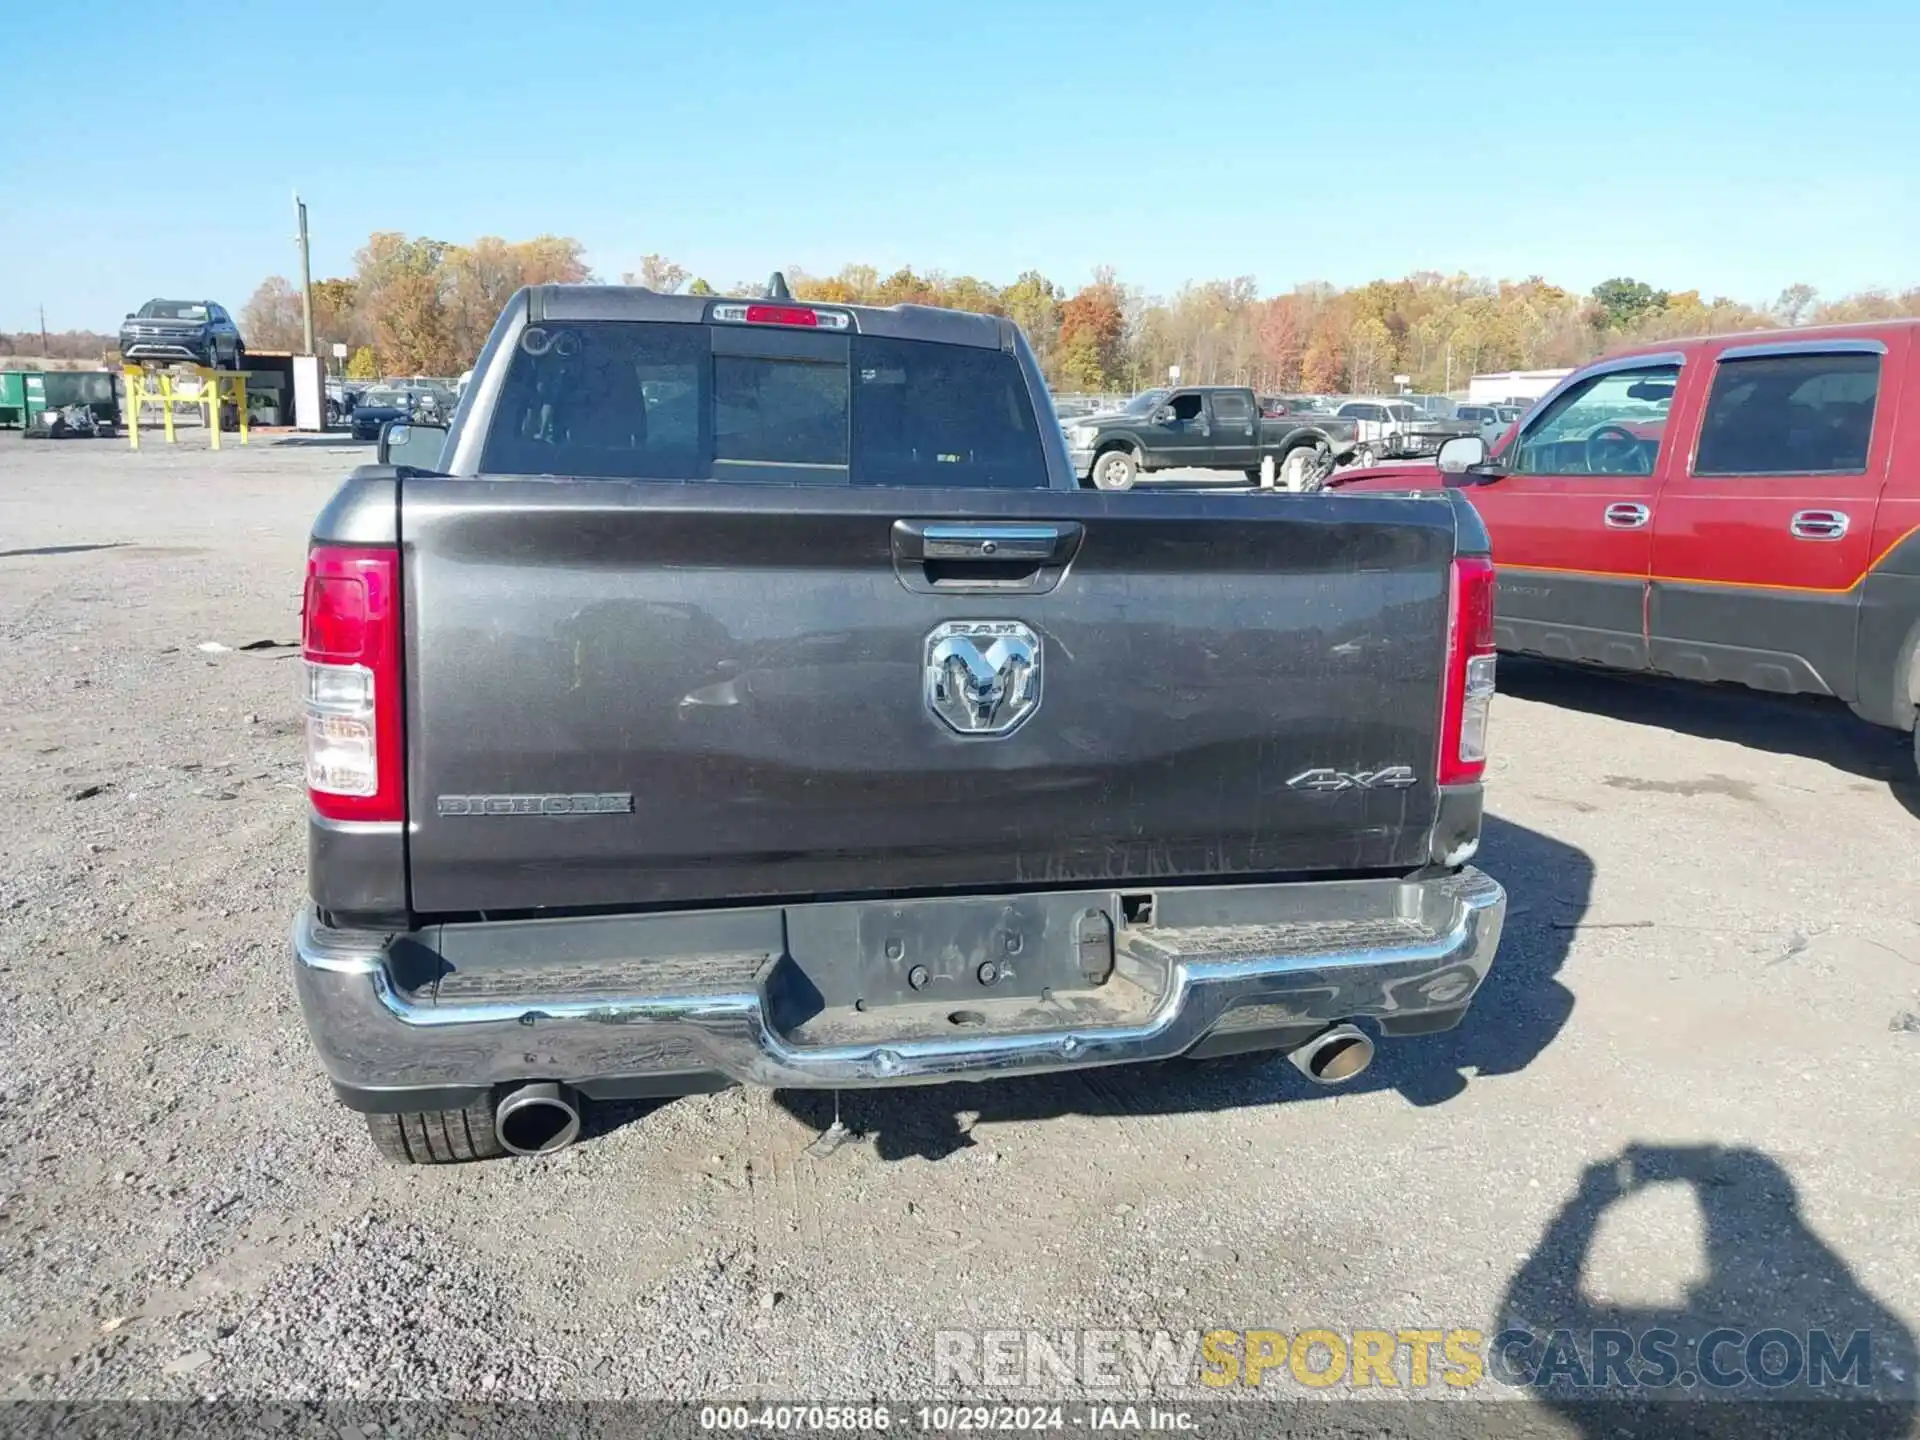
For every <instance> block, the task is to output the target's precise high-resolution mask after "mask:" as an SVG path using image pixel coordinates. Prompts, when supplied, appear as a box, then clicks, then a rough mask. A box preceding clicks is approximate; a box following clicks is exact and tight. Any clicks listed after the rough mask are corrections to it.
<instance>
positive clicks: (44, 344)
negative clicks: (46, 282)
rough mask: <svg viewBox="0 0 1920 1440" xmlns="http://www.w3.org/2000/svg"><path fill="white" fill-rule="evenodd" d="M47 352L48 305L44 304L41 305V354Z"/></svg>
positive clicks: (43, 354)
mask: <svg viewBox="0 0 1920 1440" xmlns="http://www.w3.org/2000/svg"><path fill="white" fill-rule="evenodd" d="M46 353H47V307H46V306H45V305H42V306H41V307H40V354H41V355H42V356H45V355H46Z"/></svg>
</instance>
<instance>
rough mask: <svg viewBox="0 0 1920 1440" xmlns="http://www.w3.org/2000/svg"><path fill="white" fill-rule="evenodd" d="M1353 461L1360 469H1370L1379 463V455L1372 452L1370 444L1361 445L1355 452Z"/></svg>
mask: <svg viewBox="0 0 1920 1440" xmlns="http://www.w3.org/2000/svg"><path fill="white" fill-rule="evenodd" d="M1353 463H1354V464H1356V465H1358V466H1359V467H1360V468H1361V469H1362V470H1371V469H1372V468H1373V467H1374V466H1375V465H1377V464H1379V463H1380V457H1379V456H1378V455H1375V454H1374V453H1373V447H1372V446H1371V445H1362V446H1361V447H1360V449H1359V450H1358V452H1356V453H1355V455H1354V457H1353Z"/></svg>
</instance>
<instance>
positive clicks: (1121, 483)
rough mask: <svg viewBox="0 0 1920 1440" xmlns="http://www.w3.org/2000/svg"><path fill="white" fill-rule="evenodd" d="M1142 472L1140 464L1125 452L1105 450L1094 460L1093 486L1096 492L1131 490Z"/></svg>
mask: <svg viewBox="0 0 1920 1440" xmlns="http://www.w3.org/2000/svg"><path fill="white" fill-rule="evenodd" d="M1139 472H1140V465H1139V462H1138V461H1136V460H1135V459H1134V458H1133V456H1132V454H1131V453H1130V452H1128V451H1125V450H1105V451H1102V452H1101V453H1100V454H1099V455H1096V456H1095V457H1094V460H1093V485H1094V488H1095V489H1096V490H1131V489H1132V488H1133V481H1134V477H1135V476H1136V475H1138V474H1139Z"/></svg>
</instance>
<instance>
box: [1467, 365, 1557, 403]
mask: <svg viewBox="0 0 1920 1440" xmlns="http://www.w3.org/2000/svg"><path fill="white" fill-rule="evenodd" d="M1572 373H1573V371H1572V369H1570V368H1569V369H1565V370H1497V371H1494V372H1493V373H1491V374H1487V375H1476V376H1474V377H1473V378H1472V379H1471V380H1469V381H1468V382H1467V403H1468V404H1469V405H1503V404H1506V403H1507V402H1508V401H1512V400H1538V399H1539V398H1540V397H1541V396H1542V395H1544V394H1546V393H1547V392H1548V391H1549V390H1551V389H1552V388H1553V387H1554V386H1556V385H1558V384H1559V383H1560V382H1561V381H1562V380H1564V379H1565V378H1566V377H1567V376H1569V375H1571V374H1572Z"/></svg>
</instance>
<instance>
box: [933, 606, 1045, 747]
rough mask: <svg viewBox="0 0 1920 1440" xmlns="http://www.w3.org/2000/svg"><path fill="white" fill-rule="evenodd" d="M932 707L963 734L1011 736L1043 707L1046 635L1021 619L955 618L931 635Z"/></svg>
mask: <svg viewBox="0 0 1920 1440" xmlns="http://www.w3.org/2000/svg"><path fill="white" fill-rule="evenodd" d="M923 683H924V686H925V691H924V694H925V697H926V702H927V708H928V709H929V710H931V711H932V712H933V713H934V714H935V715H936V716H938V717H939V718H940V719H941V720H942V721H944V722H945V723H946V724H947V726H948V727H949V728H951V729H953V730H954V731H956V732H958V733H959V734H961V735H969V736H976V735H977V736H988V737H996V736H1001V735H1010V734H1012V733H1013V732H1014V731H1015V730H1017V729H1019V728H1020V726H1021V725H1022V724H1024V723H1025V722H1026V720H1027V718H1028V717H1029V716H1030V715H1032V714H1033V712H1034V711H1036V710H1038V709H1039V708H1040V637H1039V636H1038V635H1035V634H1034V633H1033V631H1032V630H1030V629H1028V628H1027V627H1026V626H1025V625H1022V624H1021V623H1020V622H1019V621H1018V620H950V621H948V622H947V623H946V624H945V625H941V626H939V627H938V628H936V629H935V630H934V631H933V633H931V634H930V635H928V636H927V644H926V669H925V676H924V681H923Z"/></svg>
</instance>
